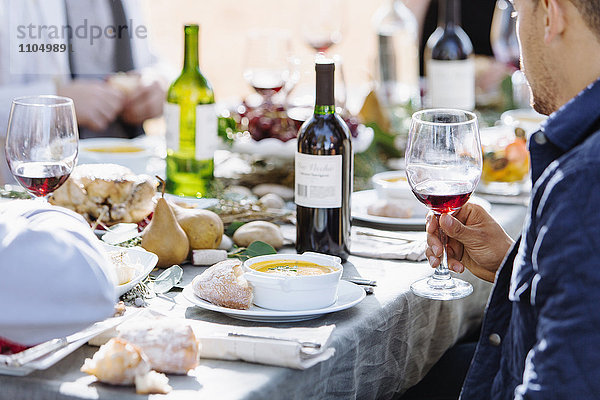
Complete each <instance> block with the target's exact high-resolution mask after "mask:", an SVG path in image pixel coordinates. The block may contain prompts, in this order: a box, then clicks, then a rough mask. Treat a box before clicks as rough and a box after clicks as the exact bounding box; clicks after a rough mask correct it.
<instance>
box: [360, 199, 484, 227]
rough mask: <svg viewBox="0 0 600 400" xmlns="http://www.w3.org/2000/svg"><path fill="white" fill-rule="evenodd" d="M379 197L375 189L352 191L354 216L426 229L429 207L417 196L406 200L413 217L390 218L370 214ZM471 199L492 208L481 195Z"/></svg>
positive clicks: (394, 224)
mask: <svg viewBox="0 0 600 400" xmlns="http://www.w3.org/2000/svg"><path fill="white" fill-rule="evenodd" d="M378 199H379V197H378V195H377V192H376V191H375V190H363V191H360V192H354V193H352V211H351V213H352V218H353V219H356V220H359V221H365V222H370V223H373V224H381V225H388V226H398V227H404V228H409V227H410V228H421V229H425V217H426V216H427V213H428V212H429V209H428V208H427V207H426V206H425V205H423V204H421V203H420V202H419V201H418V200H417V199H416V198H415V199H411V200H404V201H406V202H408V203H407V206H410V207H411V208H412V210H413V215H412V217H411V218H390V217H379V216H376V215H370V214H369V213H367V207H369V205H370V204H373V203H374V202H376V201H377V200H378ZM395 201H403V200H395ZM469 201H470V202H471V203H475V204H479V205H480V206H482V207H483V208H484V209H485V210H486V211H488V212H489V211H490V210H491V209H492V205H491V204H490V202H489V201H487V200H485V199H482V198H481V197H477V196H471V198H470V199H469Z"/></svg>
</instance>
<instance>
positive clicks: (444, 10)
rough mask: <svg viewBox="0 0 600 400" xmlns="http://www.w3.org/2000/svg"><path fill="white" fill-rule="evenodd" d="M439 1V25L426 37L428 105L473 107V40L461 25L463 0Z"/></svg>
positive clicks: (465, 108)
mask: <svg viewBox="0 0 600 400" xmlns="http://www.w3.org/2000/svg"><path fill="white" fill-rule="evenodd" d="M439 3H440V8H439V20H438V27H437V29H436V30H435V31H434V32H433V33H432V34H431V36H430V37H429V40H427V48H426V50H425V60H426V65H425V68H426V70H425V74H426V76H427V93H428V99H429V106H430V107H433V108H458V109H462V110H473V109H474V108H475V61H474V59H473V44H472V43H471V40H470V39H469V36H468V35H467V34H466V33H465V31H464V30H463V29H462V28H461V26H460V0H439Z"/></svg>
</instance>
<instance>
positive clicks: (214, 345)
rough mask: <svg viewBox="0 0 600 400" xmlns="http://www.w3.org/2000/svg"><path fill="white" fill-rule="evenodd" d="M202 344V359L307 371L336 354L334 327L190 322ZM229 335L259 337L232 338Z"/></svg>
mask: <svg viewBox="0 0 600 400" xmlns="http://www.w3.org/2000/svg"><path fill="white" fill-rule="evenodd" d="M191 322H192V323H191V326H192V329H193V330H194V333H195V334H196V337H197V338H198V339H199V340H200V342H201V344H202V350H201V353H200V357H201V358H214V359H219V360H242V361H247V362H252V363H258V364H267V365H276V366H280V367H287V368H294V369H306V368H310V367H312V366H313V365H315V364H318V363H320V362H321V361H325V360H327V359H329V358H330V357H332V356H333V355H334V353H335V349H334V348H333V347H329V341H330V338H331V333H332V332H333V330H334V329H335V325H325V326H321V327H318V328H268V327H251V328H246V327H239V326H228V325H217V324H208V323H203V322H201V321H191ZM229 332H232V333H237V334H243V335H250V336H256V337H258V338H251V337H231V336H227V334H228V333H229ZM300 342H312V343H318V344H319V345H320V346H321V347H320V348H311V347H304V346H302V345H301V344H300Z"/></svg>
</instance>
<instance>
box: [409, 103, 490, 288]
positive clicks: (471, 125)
mask: <svg viewBox="0 0 600 400" xmlns="http://www.w3.org/2000/svg"><path fill="white" fill-rule="evenodd" d="M405 158H406V177H407V180H408V183H409V185H410V187H411V189H412V191H413V193H414V195H415V196H416V197H417V199H418V200H419V201H420V202H422V203H423V204H425V205H426V206H427V207H429V209H430V210H432V211H433V214H434V216H435V218H437V219H438V222H439V217H440V216H441V215H442V214H445V213H450V214H452V213H455V212H456V211H458V210H459V209H460V208H461V207H462V206H463V205H464V204H465V203H466V202H467V201H468V200H469V197H470V196H471V193H472V192H473V191H474V190H475V188H476V187H477V184H478V183H479V179H480V177H481V169H482V164H483V161H482V153H481V142H480V139H479V128H478V126H477V117H476V116H475V114H473V113H470V112H467V111H461V110H451V109H432V110H423V111H419V112H416V113H415V114H413V117H412V121H411V126H410V130H409V137H408V146H407V149H406V157H405ZM439 235H440V241H441V242H442V245H443V255H442V260H441V261H442V262H441V263H440V265H439V266H438V267H437V268H436V269H435V272H434V273H433V275H432V276H430V277H428V278H424V279H421V280H418V281H416V282H414V283H413V284H412V285H411V290H412V291H413V292H414V293H415V294H417V295H419V296H422V297H427V298H430V299H437V300H452V299H459V298H461V297H465V296H468V295H469V294H471V292H472V291H473V287H472V286H471V284H470V283H468V282H465V281H463V280H461V279H457V278H454V277H452V276H451V275H450V271H449V270H448V259H447V254H446V245H447V236H446V234H445V233H444V232H443V231H442V229H439Z"/></svg>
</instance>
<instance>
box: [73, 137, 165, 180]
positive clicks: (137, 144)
mask: <svg viewBox="0 0 600 400" xmlns="http://www.w3.org/2000/svg"><path fill="white" fill-rule="evenodd" d="M117 148H131V149H135V151H124V152H116V151H110V150H111V149H117ZM153 156H154V151H153V149H152V148H151V146H149V145H148V144H147V143H146V142H144V141H143V140H137V139H119V138H93V139H83V140H80V141H79V159H78V163H79V164H101V163H111V164H119V165H122V166H124V167H127V168H129V169H130V170H131V171H133V173H135V174H145V173H146V170H147V166H148V164H149V162H150V159H151V158H152V157H153Z"/></svg>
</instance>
